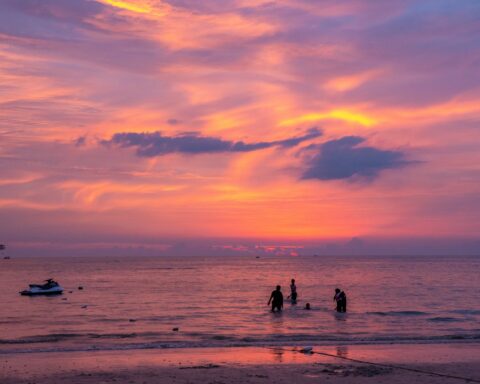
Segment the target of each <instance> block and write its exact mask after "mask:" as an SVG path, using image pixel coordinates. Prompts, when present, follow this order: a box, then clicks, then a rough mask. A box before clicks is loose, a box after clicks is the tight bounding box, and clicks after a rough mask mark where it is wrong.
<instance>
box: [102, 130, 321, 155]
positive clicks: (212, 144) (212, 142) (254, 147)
mask: <svg viewBox="0 0 480 384" xmlns="http://www.w3.org/2000/svg"><path fill="white" fill-rule="evenodd" d="M321 135H322V131H320V130H319V129H317V128H312V129H310V130H309V131H308V132H307V133H305V134H304V135H302V136H298V137H291V138H288V139H284V140H275V141H259V142H253V143H245V142H244V141H231V140H224V139H221V138H217V137H208V136H200V135H197V134H195V133H185V134H180V135H177V136H164V135H163V134H162V133H161V132H153V133H134V132H130V133H116V134H114V135H113V136H112V138H111V139H109V140H103V141H101V143H102V144H103V145H105V146H119V147H122V148H128V147H135V148H136V149H137V151H136V153H137V155H138V156H141V157H154V156H163V155H168V154H170V153H183V154H190V155H195V154H205V153H219V152H251V151H258V150H260V149H265V148H271V147H283V148H290V147H295V146H297V145H299V144H300V143H302V142H304V141H307V140H312V139H315V138H317V137H320V136H321Z"/></svg>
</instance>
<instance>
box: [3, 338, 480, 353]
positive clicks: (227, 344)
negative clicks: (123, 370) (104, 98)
mask: <svg viewBox="0 0 480 384" xmlns="http://www.w3.org/2000/svg"><path fill="white" fill-rule="evenodd" d="M479 340H480V335H478V334H477V335H469V334H464V335H462V334H452V335H443V336H435V337H422V336H419V337H378V338H365V339H363V338H362V339H360V338H348V337H346V338H340V339H339V338H334V337H332V338H323V337H322V338H318V337H310V338H308V339H305V338H303V337H301V338H295V337H294V338H288V337H285V338H278V337H275V338H269V337H267V338H243V339H241V340H236V341H231V340H228V341H227V340H215V341H213V340H210V341H209V342H207V341H203V342H192V341H170V342H168V341H166V342H158V341H157V342H140V343H128V344H101V345H97V344H95V345H85V344H82V345H74V346H73V345H70V346H58V344H57V346H56V347H54V346H49V347H44V348H39V347H36V348H31V347H30V348H24V349H15V350H2V349H0V355H6V354H21V353H50V352H63V353H70V352H86V351H124V350H147V349H184V348H216V347H221V348H236V347H272V346H302V345H305V342H306V341H308V345H317V346H321V345H323V346H327V345H337V346H338V345H384V344H389V345H391V344H450V343H462V344H464V343H478V342H479Z"/></svg>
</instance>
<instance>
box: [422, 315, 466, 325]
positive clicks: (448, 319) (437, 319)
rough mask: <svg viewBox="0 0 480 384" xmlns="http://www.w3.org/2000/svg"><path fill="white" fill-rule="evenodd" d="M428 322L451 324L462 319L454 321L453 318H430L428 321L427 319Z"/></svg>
mask: <svg viewBox="0 0 480 384" xmlns="http://www.w3.org/2000/svg"><path fill="white" fill-rule="evenodd" d="M427 320H428V321H434V322H446V323H451V322H455V321H462V319H456V318H454V317H441V316H438V317H432V318H430V319H427Z"/></svg>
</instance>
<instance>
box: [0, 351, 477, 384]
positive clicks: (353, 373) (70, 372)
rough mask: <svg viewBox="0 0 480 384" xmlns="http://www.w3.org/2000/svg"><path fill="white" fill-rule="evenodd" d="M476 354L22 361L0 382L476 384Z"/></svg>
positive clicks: (68, 356) (10, 363)
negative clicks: (473, 383) (465, 383)
mask: <svg viewBox="0 0 480 384" xmlns="http://www.w3.org/2000/svg"><path fill="white" fill-rule="evenodd" d="M479 348H480V345H478V344H448V345H382V346H339V347H335V348H334V347H314V348H313V351H314V352H315V353H313V354H304V353H301V352H299V351H298V349H297V348H289V347H281V348H280V347H275V348H220V349H219V348H216V349H213V348H211V349H209V348H199V349H184V350H182V349H175V350H129V351H92V352H72V353H31V354H29V353H24V354H12V355H2V356H0V361H1V374H0V382H1V383H2V384H27V383H28V384H33V383H35V384H44V383H45V384H47V383H48V384H57V383H58V384H60V383H65V382H68V383H70V384H94V383H95V384H97V383H118V384H120V383H122V384H123V383H128V384H133V383H138V384H153V383H160V384H162V383H179V384H180V383H212V384H214V383H215V384H221V383H225V384H227V383H318V382H328V383H390V384H396V383H399V384H400V383H407V382H408V383H456V382H457V383H461V382H480V364H479V363H480V356H479V354H478V351H479ZM324 354H325V355H324ZM353 360H357V361H353ZM359 361H362V362H359Z"/></svg>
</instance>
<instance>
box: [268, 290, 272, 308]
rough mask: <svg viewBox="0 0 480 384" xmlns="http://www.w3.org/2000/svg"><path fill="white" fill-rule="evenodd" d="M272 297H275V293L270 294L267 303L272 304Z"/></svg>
mask: <svg viewBox="0 0 480 384" xmlns="http://www.w3.org/2000/svg"><path fill="white" fill-rule="evenodd" d="M272 298H273V293H272V294H271V295H270V299H268V303H267V305H270V302H271V301H272Z"/></svg>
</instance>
